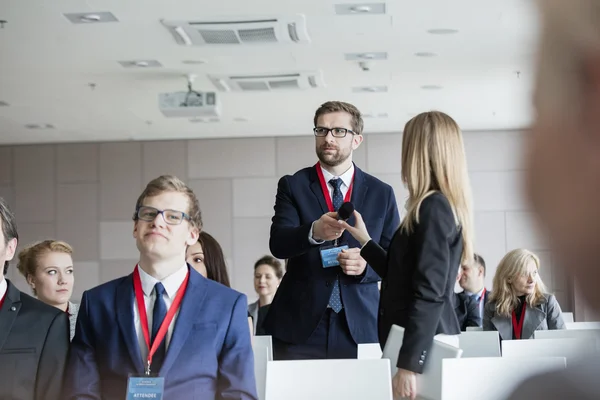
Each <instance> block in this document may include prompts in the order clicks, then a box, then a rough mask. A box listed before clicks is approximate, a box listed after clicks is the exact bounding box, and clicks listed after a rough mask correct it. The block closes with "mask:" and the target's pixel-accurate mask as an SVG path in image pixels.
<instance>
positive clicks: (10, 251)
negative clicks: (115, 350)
mask: <svg viewBox="0 0 600 400" xmlns="http://www.w3.org/2000/svg"><path fill="white" fill-rule="evenodd" d="M0 225H1V226H2V229H0V266H3V269H4V270H3V273H2V274H0V399H19V400H59V399H60V391H61V389H62V382H63V373H64V368H65V363H66V361H67V354H68V351H69V318H68V316H67V313H65V312H63V311H61V310H59V309H58V308H56V307H53V306H50V305H48V304H45V303H42V302H41V301H39V300H37V299H34V298H33V297H31V296H28V295H26V294H25V293H22V292H20V291H19V290H18V289H17V288H16V287H15V286H14V285H13V284H12V283H11V282H10V281H9V280H8V279H6V278H5V277H4V275H5V274H6V272H7V270H8V262H9V261H10V260H11V259H12V258H13V256H14V254H15V250H16V248H17V240H18V234H17V226H16V224H15V217H14V215H13V214H12V212H11V211H10V210H9V208H8V205H7V204H6V202H5V201H4V199H2V198H1V197H0Z"/></svg>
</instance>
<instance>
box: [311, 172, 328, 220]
mask: <svg viewBox="0 0 600 400" xmlns="http://www.w3.org/2000/svg"><path fill="white" fill-rule="evenodd" d="M317 168H319V167H318V166H317ZM310 181H311V182H310V190H312V192H313V194H314V195H315V197H316V198H317V201H318V202H319V205H320V206H321V210H322V211H323V214H325V213H328V212H329V208H327V202H326V201H325V195H323V189H322V188H321V182H319V176H318V175H317V171H316V169H315V167H313V168H311V171H310ZM327 195H329V193H327Z"/></svg>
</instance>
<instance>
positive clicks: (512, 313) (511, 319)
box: [483, 249, 565, 340]
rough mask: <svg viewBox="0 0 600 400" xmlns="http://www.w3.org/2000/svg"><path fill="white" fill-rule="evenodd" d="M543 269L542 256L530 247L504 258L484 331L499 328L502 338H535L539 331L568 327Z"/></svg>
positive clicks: (484, 317) (498, 271)
mask: <svg viewBox="0 0 600 400" xmlns="http://www.w3.org/2000/svg"><path fill="white" fill-rule="evenodd" d="M539 269H540V259H539V258H538V256H536V255H535V254H534V253H532V252H531V251H529V250H526V249H516V250H513V251H511V252H509V253H507V254H506V255H505V256H504V258H502V260H501V261H500V264H499V265H498V269H497V270H496V275H494V283H493V290H492V294H491V295H490V300H489V302H488V303H487V304H486V306H485V313H484V316H483V330H485V331H498V333H499V334H500V338H501V339H502V340H511V339H531V338H532V337H533V332H534V331H538V330H548V329H565V322H564V321H563V319H562V311H561V309H560V305H559V304H558V301H556V297H554V296H553V295H551V294H549V293H548V290H547V289H546V287H545V286H544V283H543V282H542V279H541V278H540V276H539V275H538V272H539Z"/></svg>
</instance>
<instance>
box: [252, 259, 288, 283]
mask: <svg viewBox="0 0 600 400" xmlns="http://www.w3.org/2000/svg"><path fill="white" fill-rule="evenodd" d="M261 265H268V266H269V267H271V268H273V270H274V271H275V276H277V278H279V279H281V278H283V268H282V267H281V262H280V261H279V260H278V259H276V258H275V257H273V256H268V255H267V256H263V257H261V258H260V259H259V260H258V261H257V262H255V263H254V270H256V268H258V267H260V266H261Z"/></svg>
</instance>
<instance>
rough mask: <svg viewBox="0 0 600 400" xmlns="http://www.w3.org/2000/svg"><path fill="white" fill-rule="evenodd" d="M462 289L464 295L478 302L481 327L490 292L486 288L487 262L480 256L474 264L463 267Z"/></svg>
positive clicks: (460, 282) (475, 258)
mask: <svg viewBox="0 0 600 400" xmlns="http://www.w3.org/2000/svg"><path fill="white" fill-rule="evenodd" d="M458 284H459V285H460V287H462V288H463V290H464V292H462V294H463V295H464V296H465V297H469V298H471V299H472V300H473V301H475V302H477V305H478V307H477V310H478V313H479V318H480V321H479V326H481V319H482V318H483V310H484V308H485V304H486V303H487V301H488V297H489V295H490V292H489V291H488V290H487V289H486V288H485V260H484V259H483V257H481V256H480V255H479V254H475V255H474V257H473V262H472V263H471V264H468V265H462V266H461V271H460V280H459V281H458Z"/></svg>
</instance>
